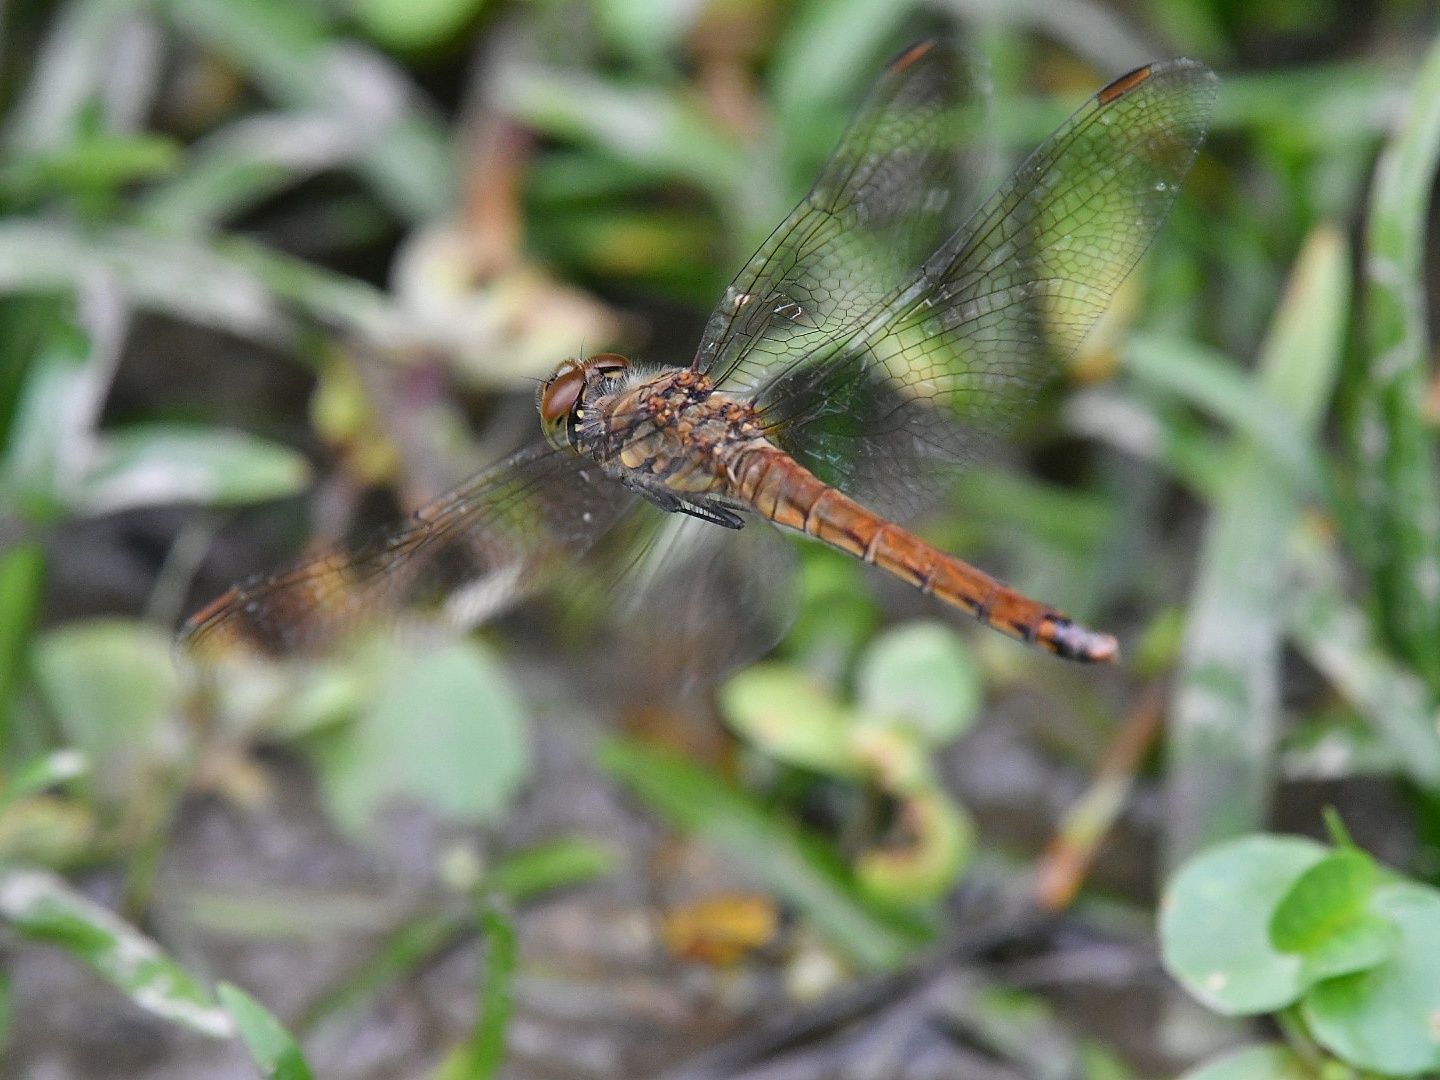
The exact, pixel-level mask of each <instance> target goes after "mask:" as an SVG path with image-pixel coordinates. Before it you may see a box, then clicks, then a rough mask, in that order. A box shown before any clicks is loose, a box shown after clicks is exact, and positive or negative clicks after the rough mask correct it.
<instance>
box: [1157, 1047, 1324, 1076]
mask: <svg viewBox="0 0 1440 1080" xmlns="http://www.w3.org/2000/svg"><path fill="white" fill-rule="evenodd" d="M1179 1080H1315V1073H1314V1071H1313V1070H1312V1069H1311V1068H1310V1066H1309V1065H1308V1064H1306V1063H1305V1061H1304V1060H1303V1059H1301V1057H1300V1056H1299V1055H1298V1054H1296V1053H1295V1051H1294V1050H1291V1049H1290V1048H1289V1047H1288V1046H1281V1045H1280V1044H1278V1043H1276V1044H1271V1045H1268V1046H1247V1047H1245V1048H1244V1049H1243V1050H1235V1051H1232V1052H1231V1053H1229V1054H1226V1055H1224V1056H1223V1057H1220V1058H1216V1059H1215V1060H1213V1061H1207V1062H1206V1063H1205V1064H1203V1065H1197V1066H1196V1067H1195V1068H1193V1069H1187V1070H1185V1072H1183V1073H1181V1074H1180V1077H1179Z"/></svg>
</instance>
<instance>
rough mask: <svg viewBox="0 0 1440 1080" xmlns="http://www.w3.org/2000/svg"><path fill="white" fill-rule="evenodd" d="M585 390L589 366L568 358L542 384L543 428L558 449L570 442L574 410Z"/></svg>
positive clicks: (548, 438) (551, 442)
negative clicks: (581, 393) (571, 420)
mask: <svg viewBox="0 0 1440 1080" xmlns="http://www.w3.org/2000/svg"><path fill="white" fill-rule="evenodd" d="M584 389H585V369H584V367H582V366H581V365H580V364H579V363H577V362H576V361H574V360H566V361H565V362H564V363H563V364H561V365H560V366H559V367H558V368H556V369H555V374H554V375H551V376H550V378H549V379H547V380H546V381H545V384H544V385H543V386H541V387H540V397H539V403H538V404H539V407H540V427H541V429H542V430H544V432H545V438H546V440H547V441H548V442H549V443H550V445H551V446H553V447H555V448H556V449H557V450H563V449H565V448H566V447H567V446H569V445H570V431H569V428H570V424H569V421H570V412H571V410H572V409H574V408H575V403H576V402H577V401H579V400H580V392H581V391H582V390H584Z"/></svg>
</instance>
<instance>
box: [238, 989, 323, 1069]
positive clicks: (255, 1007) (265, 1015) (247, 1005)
mask: <svg viewBox="0 0 1440 1080" xmlns="http://www.w3.org/2000/svg"><path fill="white" fill-rule="evenodd" d="M215 993H216V996H217V997H219V998H220V1004H221V1005H223V1006H224V1007H225V1010H226V1011H227V1012H228V1013H229V1014H230V1018H231V1019H232V1020H234V1021H235V1028H236V1030H237V1031H238V1032H239V1034H240V1037H241V1038H242V1039H244V1040H245V1045H246V1047H247V1048H248V1049H249V1050H250V1056H251V1057H253V1058H254V1059H255V1064H256V1065H258V1066H259V1067H260V1075H261V1076H263V1077H265V1080H312V1074H311V1072H310V1067H309V1066H308V1065H307V1064H306V1063H305V1055H304V1054H302V1053H301V1052H300V1045H299V1044H298V1043H297V1042H296V1041H295V1039H294V1038H293V1037H292V1036H291V1035H290V1033H289V1032H288V1031H286V1030H285V1028H284V1027H283V1026H282V1025H281V1023H280V1021H278V1020H276V1019H275V1017H274V1016H273V1015H272V1014H271V1013H270V1010H269V1009H267V1008H265V1006H263V1005H261V1004H260V1003H259V1002H258V1001H256V1000H255V999H254V998H252V997H251V996H250V995H249V994H247V993H245V991H243V990H241V989H240V988H239V987H238V986H236V985H234V984H233V983H224V982H222V983H221V984H220V985H219V986H218V987H217V988H216V990H215Z"/></svg>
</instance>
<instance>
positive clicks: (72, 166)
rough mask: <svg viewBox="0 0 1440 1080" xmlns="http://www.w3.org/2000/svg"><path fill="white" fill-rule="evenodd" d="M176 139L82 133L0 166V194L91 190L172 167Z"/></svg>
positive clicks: (35, 195) (82, 192)
mask: <svg viewBox="0 0 1440 1080" xmlns="http://www.w3.org/2000/svg"><path fill="white" fill-rule="evenodd" d="M180 160H181V158H180V144H179V143H178V142H176V141H175V140H174V139H172V138H170V137H168V136H163V135H132V136H116V135H110V134H108V133H105V132H98V133H94V134H87V135H84V136H82V137H80V138H78V139H77V140H75V141H74V142H71V143H67V144H65V145H64V146H61V147H57V148H55V149H53V150H47V151H42V152H39V153H34V154H31V155H28V156H26V157H21V158H17V159H14V160H12V161H10V162H7V163H6V164H5V165H3V166H0V195H5V196H7V197H9V198H12V199H17V200H28V199H36V198H43V197H46V196H51V195H54V194H56V193H57V192H64V193H68V194H78V195H86V196H89V195H93V194H95V193H97V192H105V191H111V190H113V189H115V188H118V187H120V186H121V185H123V184H128V183H133V182H135V181H137V180H149V179H154V178H156V177H159V176H164V175H165V174H167V173H170V172H173V171H174V170H175V169H176V167H177V166H178V165H179V164H180Z"/></svg>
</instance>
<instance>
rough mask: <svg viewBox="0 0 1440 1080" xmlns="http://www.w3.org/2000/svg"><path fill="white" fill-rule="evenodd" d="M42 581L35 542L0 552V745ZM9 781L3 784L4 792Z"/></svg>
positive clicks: (41, 555)
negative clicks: (4, 785)
mask: <svg viewBox="0 0 1440 1080" xmlns="http://www.w3.org/2000/svg"><path fill="white" fill-rule="evenodd" d="M44 581H45V553H44V550H43V549H42V548H41V547H40V545H39V544H36V543H33V542H22V543H17V544H15V546H14V547H12V548H10V550H9V551H6V552H4V553H0V746H6V745H9V739H8V738H7V736H8V734H9V731H10V710H11V708H12V707H13V702H14V700H15V693H16V689H17V687H18V685H19V681H20V669H21V663H22V661H23V659H24V656H25V650H26V649H27V648H28V647H29V643H30V632H31V628H32V627H33V626H34V625H35V618H36V613H37V610H38V607H39V603H40V590H41V588H42V587H43V585H44ZM13 783H14V780H13V779H12V781H11V784H9V785H6V788H5V790H6V791H7V792H8V791H9V790H10V788H11V786H12V785H13Z"/></svg>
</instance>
